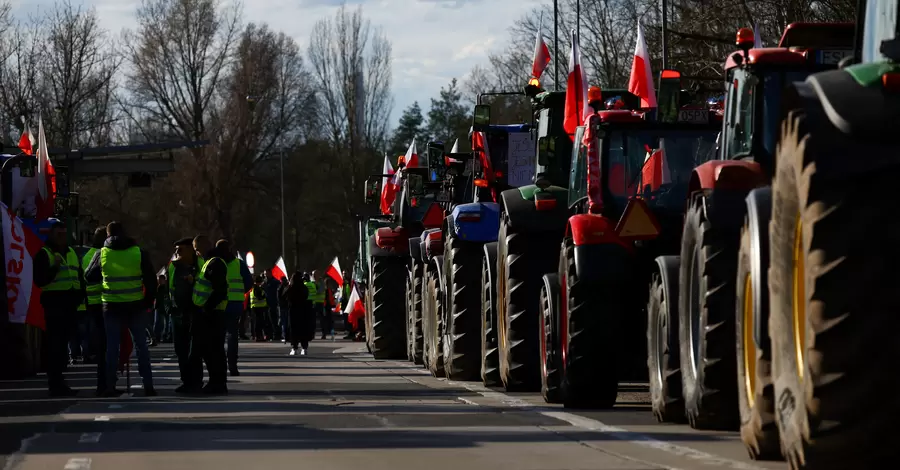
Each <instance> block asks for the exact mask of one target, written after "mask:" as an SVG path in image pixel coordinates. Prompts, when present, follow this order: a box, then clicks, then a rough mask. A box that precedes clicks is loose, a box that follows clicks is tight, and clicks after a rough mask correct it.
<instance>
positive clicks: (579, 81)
mask: <svg viewBox="0 0 900 470" xmlns="http://www.w3.org/2000/svg"><path fill="white" fill-rule="evenodd" d="M587 94H588V85H587V76H586V75H585V73H584V68H583V67H582V66H581V49H580V48H579V47H578V35H577V34H576V33H575V30H572V53H571V55H570V57H569V78H568V80H567V82H566V110H565V113H566V114H565V119H564V120H563V129H565V131H566V133H567V134H569V138H570V139H572V141H573V142H574V141H575V129H577V128H578V126H580V125H582V124H583V123H584V118H585V117H587V115H588V114H590V113H589V112H588V109H589V108H588V100H587Z"/></svg>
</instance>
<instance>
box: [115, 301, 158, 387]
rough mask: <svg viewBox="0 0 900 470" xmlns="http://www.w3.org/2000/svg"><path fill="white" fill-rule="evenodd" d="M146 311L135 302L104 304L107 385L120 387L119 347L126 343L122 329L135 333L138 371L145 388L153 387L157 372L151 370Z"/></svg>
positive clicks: (133, 339) (133, 335)
mask: <svg viewBox="0 0 900 470" xmlns="http://www.w3.org/2000/svg"><path fill="white" fill-rule="evenodd" d="M147 320H148V318H147V313H146V310H144V309H143V308H141V307H139V306H135V305H134V304H132V303H128V304H120V305H117V304H104V305H103V323H105V324H106V388H107V389H108V390H112V389H115V388H116V380H117V377H116V368H117V367H118V365H119V347H120V346H121V343H122V328H123V327H125V328H128V330H129V331H130V332H131V341H132V343H134V349H135V350H137V358H138V372H139V373H140V374H141V378H142V379H143V381H144V387H145V388H147V387H153V373H152V372H150V349H149V348H147V332H146V330H145V328H146V327H147V323H148V322H147Z"/></svg>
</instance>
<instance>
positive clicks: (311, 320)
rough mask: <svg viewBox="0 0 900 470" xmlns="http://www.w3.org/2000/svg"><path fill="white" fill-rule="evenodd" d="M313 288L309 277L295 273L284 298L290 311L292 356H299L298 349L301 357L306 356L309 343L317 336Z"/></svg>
mask: <svg viewBox="0 0 900 470" xmlns="http://www.w3.org/2000/svg"><path fill="white" fill-rule="evenodd" d="M311 286H312V283H311V282H309V276H308V275H306V274H301V273H300V272H295V273H294V274H293V275H292V276H291V281H290V284H289V285H288V287H287V289H285V291H284V295H283V296H282V300H283V301H284V302H285V303H287V304H288V309H289V310H290V322H291V328H290V332H291V352H290V355H291V356H293V355H296V354H297V348H298V347H299V348H300V355H301V356H305V355H306V351H307V349H309V341H310V340H312V339H313V338H314V337H315V336H316V316H315V314H314V313H313V310H312V302H310V299H309V293H310V287H311ZM312 287H314V286H312Z"/></svg>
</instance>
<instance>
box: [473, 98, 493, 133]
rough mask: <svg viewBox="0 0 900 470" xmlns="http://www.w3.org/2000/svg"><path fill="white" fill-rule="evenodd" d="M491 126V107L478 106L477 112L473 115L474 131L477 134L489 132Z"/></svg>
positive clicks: (476, 106) (485, 105)
mask: <svg viewBox="0 0 900 470" xmlns="http://www.w3.org/2000/svg"><path fill="white" fill-rule="evenodd" d="M490 125H491V106H490V105H487V104H476V105H475V112H474V113H473V114H472V129H473V130H474V131H476V132H481V131H484V130H487V128H488V126H490Z"/></svg>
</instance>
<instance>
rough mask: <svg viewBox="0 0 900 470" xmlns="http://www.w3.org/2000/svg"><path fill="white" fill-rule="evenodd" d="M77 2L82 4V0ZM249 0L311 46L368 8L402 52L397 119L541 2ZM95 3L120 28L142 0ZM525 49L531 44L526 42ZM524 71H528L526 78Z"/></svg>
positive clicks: (252, 11) (21, 1)
mask: <svg viewBox="0 0 900 470" xmlns="http://www.w3.org/2000/svg"><path fill="white" fill-rule="evenodd" d="M54 1H55V0H27V1H26V0H14V1H13V5H14V10H13V12H14V13H15V14H16V15H17V16H20V17H24V16H25V15H28V14H33V13H36V12H37V11H38V10H42V11H46V10H47V9H49V8H51V7H52V5H53V3H54ZM73 3H76V4H77V3H78V0H74V1H73ZM243 3H244V19H245V20H246V21H253V22H257V23H263V22H265V23H268V24H269V25H270V27H272V28H273V29H276V30H280V31H284V32H286V33H288V34H290V35H291V36H293V37H294V38H295V39H296V40H297V42H298V43H299V44H300V46H301V47H302V48H305V47H306V44H307V43H308V39H309V33H310V31H311V30H312V26H313V24H314V23H315V22H316V21H317V20H319V19H321V18H322V17H325V16H332V15H334V13H335V12H336V11H337V9H338V8H340V6H341V4H343V3H347V4H348V5H349V6H351V7H353V6H355V5H362V6H363V13H364V15H365V16H366V17H367V18H368V19H369V20H371V22H372V26H373V27H376V28H380V29H381V30H382V31H383V32H384V33H385V34H386V35H387V37H388V38H389V39H390V40H391V42H392V44H393V50H394V70H393V72H394V73H393V82H394V83H393V84H394V86H393V92H394V101H395V106H394V110H393V112H392V114H391V119H392V121H394V122H396V120H397V119H398V118H399V117H400V113H401V111H402V110H403V109H404V108H406V107H407V106H409V105H410V104H412V103H413V102H414V101H418V102H419V104H421V105H422V107H423V108H426V109H427V107H428V104H429V98H431V97H433V96H436V95H437V92H438V90H440V88H441V87H442V86H445V85H447V84H448V83H449V82H450V80H451V79H452V78H454V77H456V78H458V79H462V78H463V77H464V76H465V75H466V74H467V73H468V72H469V71H470V70H471V69H472V67H473V66H475V65H476V64H479V63H482V62H484V61H485V59H486V57H487V52H488V50H489V49H490V48H491V47H492V46H495V45H497V44H499V43H502V41H504V40H505V39H506V28H507V27H509V26H510V25H511V24H512V23H513V21H515V20H516V19H517V18H519V17H520V16H521V15H522V14H524V13H525V12H527V11H528V10H530V9H531V8H534V7H535V6H538V5H539V4H540V3H541V2H540V0H348V1H346V2H345V0H299V1H297V0H252V1H245V2H243ZM82 4H84V5H85V6H93V7H94V8H96V10H97V12H98V14H99V15H100V20H101V24H102V25H103V26H104V27H105V28H107V29H109V30H111V31H113V32H119V31H120V30H121V29H124V28H130V27H133V26H134V25H135V20H134V11H135V9H136V8H137V6H138V5H139V4H140V2H139V1H138V0H93V1H91V0H82ZM522 47H524V48H530V47H532V45H531V44H522ZM525 73H526V72H525V71H523V76H524V75H525Z"/></svg>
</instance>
